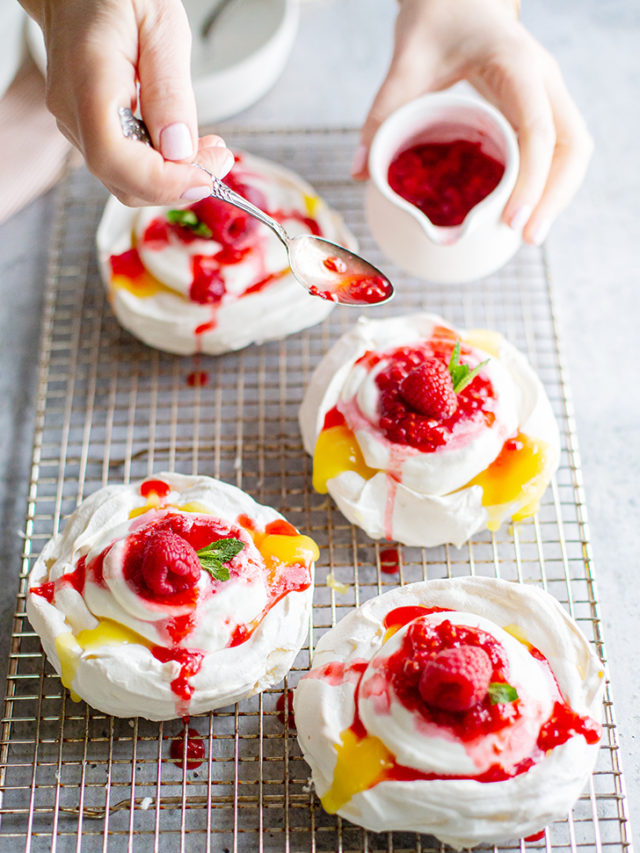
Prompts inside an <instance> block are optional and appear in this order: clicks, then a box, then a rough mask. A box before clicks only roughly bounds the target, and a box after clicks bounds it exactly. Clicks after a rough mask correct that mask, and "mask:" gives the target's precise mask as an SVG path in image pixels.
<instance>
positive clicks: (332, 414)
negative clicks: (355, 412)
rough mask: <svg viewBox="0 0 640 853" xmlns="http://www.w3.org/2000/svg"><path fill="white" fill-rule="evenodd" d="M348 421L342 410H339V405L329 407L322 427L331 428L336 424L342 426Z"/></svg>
mask: <svg viewBox="0 0 640 853" xmlns="http://www.w3.org/2000/svg"><path fill="white" fill-rule="evenodd" d="M344 423H346V421H345V419H344V415H343V414H342V412H340V411H338V407H337V406H334V407H333V408H332V409H329V411H328V412H327V414H326V415H325V416H324V423H323V425H322V429H330V428H331V427H335V426H342V425H343V424H344Z"/></svg>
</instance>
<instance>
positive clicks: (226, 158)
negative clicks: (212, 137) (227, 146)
mask: <svg viewBox="0 0 640 853" xmlns="http://www.w3.org/2000/svg"><path fill="white" fill-rule="evenodd" d="M220 155H221V156H220V158H219V160H218V161H217V167H216V169H215V170H214V171H215V173H216V175H217V176H218V177H219V178H224V176H225V175H226V174H228V173H229V172H230V171H231V170H232V169H233V167H234V166H235V162H236V161H235V157H234V156H233V154H232V153H231V151H221V152H220Z"/></svg>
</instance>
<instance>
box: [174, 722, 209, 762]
mask: <svg viewBox="0 0 640 853" xmlns="http://www.w3.org/2000/svg"><path fill="white" fill-rule="evenodd" d="M169 755H170V757H171V760H172V761H175V763H176V764H177V765H178V767H181V768H182V769H183V770H184V769H185V768H186V769H187V770H195V769H196V767H200V765H201V764H202V762H203V761H204V756H205V747H204V741H203V740H202V735H201V734H200V732H198V731H197V729H192V728H191V727H189V728H188V729H187V736H186V739H185V737H184V736H183V735H178V737H174V738H172V739H171V746H170V747H169Z"/></svg>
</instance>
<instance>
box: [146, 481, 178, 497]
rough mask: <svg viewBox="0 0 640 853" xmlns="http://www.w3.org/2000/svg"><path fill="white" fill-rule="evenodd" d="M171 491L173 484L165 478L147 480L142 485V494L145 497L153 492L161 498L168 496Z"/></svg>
mask: <svg viewBox="0 0 640 853" xmlns="http://www.w3.org/2000/svg"><path fill="white" fill-rule="evenodd" d="M170 491H171V486H170V485H169V484H168V483H165V482H164V480H145V481H144V483H142V484H141V486H140V494H141V495H142V497H143V498H148V497H149V495H152V494H153V495H157V496H158V497H159V498H166V496H167V495H168V494H169V492H170Z"/></svg>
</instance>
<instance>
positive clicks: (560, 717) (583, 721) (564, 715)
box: [538, 702, 602, 752]
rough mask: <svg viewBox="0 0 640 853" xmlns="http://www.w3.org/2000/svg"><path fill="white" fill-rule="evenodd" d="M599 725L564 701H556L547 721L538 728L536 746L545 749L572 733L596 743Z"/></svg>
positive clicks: (558, 743)
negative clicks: (577, 712)
mask: <svg viewBox="0 0 640 853" xmlns="http://www.w3.org/2000/svg"><path fill="white" fill-rule="evenodd" d="M601 733H602V730H601V727H600V725H599V724H598V723H597V722H596V721H595V720H592V719H591V717H583V716H581V715H580V714H576V712H575V711H574V710H573V709H572V708H570V707H569V705H567V704H566V703H564V702H556V703H555V704H554V706H553V711H552V712H551V716H550V717H549V719H548V720H547V722H546V723H545V724H544V725H543V726H542V728H541V729H540V734H539V735H538V746H539V747H540V749H541V750H543V751H545V752H546V750H548V749H553V748H554V747H556V746H560V744H563V743H566V741H568V740H569V738H571V737H573V736H574V735H582V736H583V737H584V739H585V740H586V742H587V743H588V744H594V743H598V741H599V740H600V735H601Z"/></svg>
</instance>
